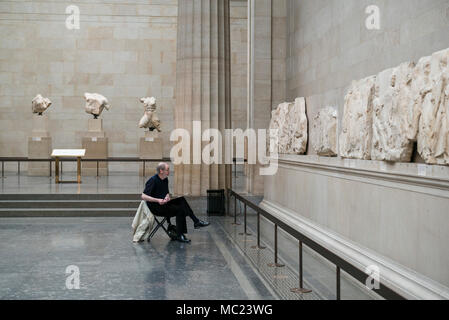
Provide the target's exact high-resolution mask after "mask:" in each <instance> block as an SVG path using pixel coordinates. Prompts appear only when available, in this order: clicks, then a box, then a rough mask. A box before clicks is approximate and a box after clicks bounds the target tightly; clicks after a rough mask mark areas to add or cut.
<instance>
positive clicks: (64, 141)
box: [0, 0, 177, 170]
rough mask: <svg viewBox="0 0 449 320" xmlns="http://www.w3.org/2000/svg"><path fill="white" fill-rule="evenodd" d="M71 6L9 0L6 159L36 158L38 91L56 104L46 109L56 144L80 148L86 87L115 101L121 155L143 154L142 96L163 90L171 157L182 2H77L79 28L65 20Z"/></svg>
mask: <svg viewBox="0 0 449 320" xmlns="http://www.w3.org/2000/svg"><path fill="white" fill-rule="evenodd" d="M69 4H70V3H67V2H64V1H51V2H49V1H2V2H0V12H2V13H0V35H1V41H0V156H3V157H5V156H27V143H26V141H27V137H28V136H29V134H30V132H31V130H32V127H31V115H32V114H31V100H32V99H33V97H34V96H35V95H36V94H38V93H41V94H42V95H44V96H46V97H49V98H50V99H51V101H52V102H53V105H52V106H51V107H50V109H49V110H47V112H46V114H48V116H49V119H50V133H51V136H52V138H53V147H54V148H77V147H81V137H82V136H83V132H84V131H86V130H87V120H88V119H89V118H90V117H91V116H90V115H88V114H87V113H85V111H84V105H85V101H84V98H83V95H84V92H97V93H100V94H102V95H104V96H106V97H107V98H108V100H109V102H110V104H111V106H112V108H111V110H110V111H104V112H103V114H102V115H101V118H102V119H103V123H104V130H105V131H106V135H107V137H109V156H112V157H124V156H130V157H135V156H138V141H139V137H141V136H143V135H144V132H143V129H138V128H137V125H138V122H139V119H140V117H141V116H142V115H143V105H142V104H141V103H140V102H139V99H140V98H141V97H144V96H155V97H156V98H157V104H158V113H159V117H160V119H161V122H162V130H163V134H162V137H163V139H164V141H165V142H166V144H165V147H164V156H169V151H170V145H169V143H168V142H169V134H170V132H171V130H172V129H173V108H174V105H175V96H174V92H175V86H176V34H177V32H176V31H177V30H176V27H177V0H164V1H159V0H147V1H143V0H134V1H132V2H128V1H113V2H111V1H106V0H105V1H102V0H95V1H87V0H83V1H78V2H76V5H77V6H78V7H79V9H80V18H81V19H80V20H81V22H80V29H79V30H68V29H67V28H66V27H65V20H66V18H67V17H68V16H69V15H68V14H65V10H66V7H67V6H68V5H69ZM15 166H16V165H15V164H13V165H12V167H13V169H14V168H15ZM134 167H135V166H134V165H132V166H128V165H126V166H125V165H111V167H110V168H111V169H112V170H114V168H116V169H120V170H126V169H128V168H132V169H133V170H134Z"/></svg>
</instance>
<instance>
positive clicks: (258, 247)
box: [251, 211, 266, 249]
mask: <svg viewBox="0 0 449 320" xmlns="http://www.w3.org/2000/svg"><path fill="white" fill-rule="evenodd" d="M251 248H253V249H265V248H266V247H264V246H261V245H260V213H259V211H257V245H256V246H252V247H251Z"/></svg>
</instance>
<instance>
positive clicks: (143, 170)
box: [142, 160, 146, 177]
mask: <svg viewBox="0 0 449 320" xmlns="http://www.w3.org/2000/svg"><path fill="white" fill-rule="evenodd" d="M145 167H146V163H145V160H143V169H142V175H143V176H144V177H145Z"/></svg>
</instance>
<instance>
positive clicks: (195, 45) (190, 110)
mask: <svg viewBox="0 0 449 320" xmlns="http://www.w3.org/2000/svg"><path fill="white" fill-rule="evenodd" d="M176 60H177V64H176V107H175V114H174V119H175V128H176V129H181V128H182V129H185V130H187V131H188V132H189V134H190V141H191V144H190V156H191V161H190V163H189V164H180V165H176V166H175V179H174V187H175V194H178V195H194V196H199V195H204V196H205V195H206V194H207V193H206V191H207V190H208V189H224V188H227V187H230V186H231V173H232V167H231V166H232V163H230V164H212V165H209V164H205V163H204V162H203V161H201V158H202V157H201V151H202V150H203V148H201V147H204V146H205V145H206V144H207V143H204V142H203V141H194V140H193V139H194V137H193V132H192V131H193V121H200V122H201V127H202V130H203V131H204V130H207V129H218V130H219V131H220V133H221V134H222V137H224V136H225V134H224V130H225V129H226V128H231V103H230V100H231V97H230V88H231V83H230V78H231V77H230V21H229V0H203V1H179V2H178V35H177V58H176ZM200 137H201V135H200ZM200 140H201V139H200ZM195 145H196V146H200V148H199V149H200V150H198V148H195ZM198 151H199V154H198ZM223 154H224V149H223ZM195 155H196V156H197V157H195ZM198 156H199V158H200V161H196V163H193V160H195V159H198ZM223 160H224V159H223Z"/></svg>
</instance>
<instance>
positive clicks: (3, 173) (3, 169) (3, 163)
mask: <svg viewBox="0 0 449 320" xmlns="http://www.w3.org/2000/svg"><path fill="white" fill-rule="evenodd" d="M4 177H5V161H2V178H4Z"/></svg>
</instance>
